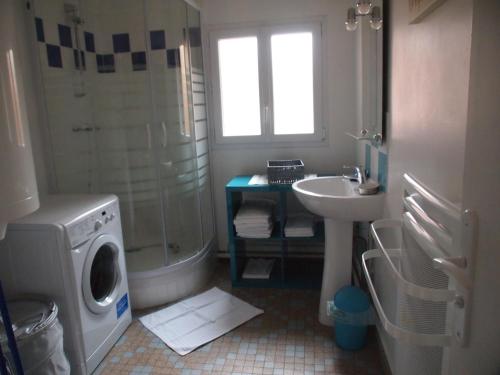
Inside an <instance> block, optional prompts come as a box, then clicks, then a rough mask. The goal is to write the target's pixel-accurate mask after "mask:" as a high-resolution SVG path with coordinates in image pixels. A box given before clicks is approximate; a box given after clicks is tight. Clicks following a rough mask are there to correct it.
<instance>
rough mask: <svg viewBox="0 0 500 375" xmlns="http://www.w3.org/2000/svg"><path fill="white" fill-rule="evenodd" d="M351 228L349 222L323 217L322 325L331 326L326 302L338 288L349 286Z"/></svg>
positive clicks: (320, 312)
mask: <svg viewBox="0 0 500 375" xmlns="http://www.w3.org/2000/svg"><path fill="white" fill-rule="evenodd" d="M352 228H353V223H352V222H351V221H338V220H332V219H328V218H326V217H325V260H324V266H323V284H322V286H321V299H320V305H319V321H320V323H321V324H324V325H328V326H333V319H332V317H331V316H328V315H327V314H326V311H327V310H326V302H327V301H329V300H332V299H333V296H334V295H335V293H336V292H337V291H338V290H339V289H340V288H342V287H343V286H346V285H350V284H351V269H352V230H353V229H352Z"/></svg>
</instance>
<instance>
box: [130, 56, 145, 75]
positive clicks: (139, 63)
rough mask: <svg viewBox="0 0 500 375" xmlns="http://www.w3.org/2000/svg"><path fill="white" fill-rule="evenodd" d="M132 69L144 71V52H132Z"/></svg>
mask: <svg viewBox="0 0 500 375" xmlns="http://www.w3.org/2000/svg"><path fill="white" fill-rule="evenodd" d="M132 69H133V70H134V71H138V70H146V52H132Z"/></svg>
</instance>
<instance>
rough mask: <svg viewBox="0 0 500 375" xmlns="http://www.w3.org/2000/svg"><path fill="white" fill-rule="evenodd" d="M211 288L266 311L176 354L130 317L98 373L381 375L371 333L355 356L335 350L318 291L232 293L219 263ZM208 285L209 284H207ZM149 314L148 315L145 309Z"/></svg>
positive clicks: (226, 267)
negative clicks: (323, 320) (322, 321)
mask: <svg viewBox="0 0 500 375" xmlns="http://www.w3.org/2000/svg"><path fill="white" fill-rule="evenodd" d="M213 284H214V285H216V286H218V287H219V288H221V289H223V290H226V291H228V292H231V293H232V294H234V295H235V296H237V297H239V298H241V299H243V300H245V301H247V302H249V303H251V304H253V305H255V306H257V307H259V308H262V309H263V310H264V311H265V313H264V314H263V315H260V316H259V317H257V318H255V319H253V320H251V321H249V322H247V323H246V324H244V325H242V326H240V327H239V328H237V329H235V330H234V331H232V332H229V333H228V334H226V335H224V336H222V337H220V338H218V339H217V340H215V341H213V342H211V343H209V344H207V345H205V346H203V347H201V348H199V349H197V350H195V351H194V352H192V353H190V354H187V355H185V356H180V355H178V354H176V353H175V352H173V351H172V350H170V349H169V348H168V347H167V346H166V345H165V344H164V343H163V342H162V341H161V340H160V339H158V338H157V337H156V336H154V335H153V334H152V333H151V332H149V331H148V330H147V329H146V328H144V327H143V326H142V324H141V323H140V322H139V321H138V320H137V319H134V321H133V323H132V325H131V326H130V327H129V328H128V330H127V331H126V332H125V334H124V335H123V336H122V338H121V339H120V340H119V341H118V343H117V344H116V345H115V347H114V348H113V349H112V350H111V351H110V353H109V354H108V356H107V357H106V358H105V360H104V361H103V363H101V365H100V367H99V368H98V371H97V372H100V373H101V374H133V375H148V374H183V375H184V374H186V375H188V374H191V375H195V374H199V375H201V374H283V375H285V374H294V375H295V374H300V375H303V374H382V373H383V371H382V370H381V364H380V357H379V351H378V346H377V344H376V340H375V338H374V337H373V336H374V335H373V334H370V337H369V340H368V345H367V347H365V348H364V349H363V350H361V351H358V352H348V351H344V350H342V349H340V348H339V347H337V346H336V345H335V343H334V341H333V335H332V332H331V330H330V329H329V328H327V327H324V326H322V325H321V324H319V323H318V320H317V311H318V303H319V293H318V291H306V290H281V289H241V288H239V289H231V285H230V283H229V272H228V264H227V263H225V262H221V263H220V265H219V267H218V270H217V275H216V276H215V277H214V281H213ZM210 286H212V285H210ZM148 312H149V311H148Z"/></svg>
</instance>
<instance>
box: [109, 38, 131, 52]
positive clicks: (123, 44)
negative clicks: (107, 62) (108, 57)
mask: <svg viewBox="0 0 500 375" xmlns="http://www.w3.org/2000/svg"><path fill="white" fill-rule="evenodd" d="M113 51H114V52H115V53H122V52H130V38H129V36H128V34H127V33H124V34H113Z"/></svg>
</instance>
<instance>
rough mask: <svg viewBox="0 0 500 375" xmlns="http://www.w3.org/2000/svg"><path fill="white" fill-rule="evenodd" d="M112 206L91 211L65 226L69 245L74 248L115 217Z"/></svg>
mask: <svg viewBox="0 0 500 375" xmlns="http://www.w3.org/2000/svg"><path fill="white" fill-rule="evenodd" d="M115 210H116V208H115V207H114V206H111V207H108V208H107V209H103V210H99V211H96V212H93V213H92V214H90V215H88V216H86V217H85V218H83V219H80V220H78V221H75V222H74V223H71V224H69V225H68V226H67V228H66V229H67V231H68V237H69V241H70V243H71V247H72V248H74V247H76V246H78V245H80V244H82V243H83V242H85V241H87V240H88V239H89V238H90V237H91V236H93V235H95V233H97V232H98V231H100V230H101V229H102V228H104V226H105V225H106V224H108V223H110V222H111V221H113V220H114V219H115V218H116V213H115Z"/></svg>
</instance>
